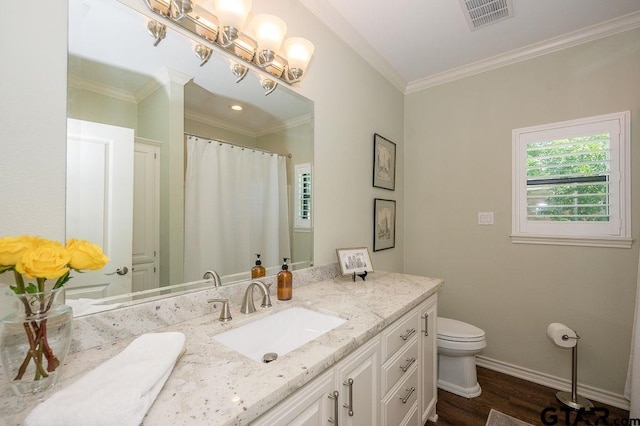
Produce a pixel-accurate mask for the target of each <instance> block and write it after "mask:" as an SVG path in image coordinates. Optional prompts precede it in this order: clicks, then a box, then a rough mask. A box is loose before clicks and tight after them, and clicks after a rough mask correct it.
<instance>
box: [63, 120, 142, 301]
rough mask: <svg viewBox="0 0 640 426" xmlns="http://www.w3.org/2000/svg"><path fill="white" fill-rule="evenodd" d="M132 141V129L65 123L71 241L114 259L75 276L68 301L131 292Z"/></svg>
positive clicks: (70, 284)
mask: <svg viewBox="0 0 640 426" xmlns="http://www.w3.org/2000/svg"><path fill="white" fill-rule="evenodd" d="M133 140H134V131H133V129H127V128H124V127H116V126H110V125H106V124H99V123H92V122H89V121H82V120H74V119H68V120H67V212H66V216H67V224H66V226H67V231H66V235H67V239H70V238H78V239H85V240H88V241H91V242H92V243H95V244H97V245H99V246H101V247H102V249H103V250H104V252H105V254H106V255H107V256H108V257H109V259H110V260H109V263H107V265H106V266H105V267H104V268H103V269H101V270H99V271H86V272H84V273H82V274H73V279H72V280H70V281H69V282H68V283H67V284H66V287H67V297H70V298H77V297H90V298H96V297H97V298H99V297H106V296H114V295H118V294H124V293H130V292H131V274H130V271H131V266H132V265H131V247H132V244H131V241H132V223H133V220H132V211H133ZM125 268H126V269H125ZM116 270H119V271H120V272H119V273H115V272H116ZM125 270H126V272H125Z"/></svg>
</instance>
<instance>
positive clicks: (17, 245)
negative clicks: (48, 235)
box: [0, 235, 45, 266]
mask: <svg viewBox="0 0 640 426" xmlns="http://www.w3.org/2000/svg"><path fill="white" fill-rule="evenodd" d="M43 241H45V240H42V239H41V238H38V237H31V236H29V235H22V236H20V237H2V238H0V265H3V266H14V265H15V264H16V263H18V260H20V258H21V257H22V254H23V253H24V252H25V250H27V249H30V248H31V247H33V246H35V245H37V244H38V243H39V242H43Z"/></svg>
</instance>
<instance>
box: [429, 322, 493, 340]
mask: <svg viewBox="0 0 640 426" xmlns="http://www.w3.org/2000/svg"><path fill="white" fill-rule="evenodd" d="M436 328H437V330H438V339H442V340H453V341H457V342H476V341H478V340H482V339H484V330H482V329H481V328H478V327H476V326H474V325H471V324H467V323H466V322H462V321H458V320H454V319H450V318H442V317H438V322H437V326H436Z"/></svg>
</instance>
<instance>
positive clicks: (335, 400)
mask: <svg viewBox="0 0 640 426" xmlns="http://www.w3.org/2000/svg"><path fill="white" fill-rule="evenodd" d="M339 396H340V393H339V392H338V391H333V393H330V394H329V398H330V399H333V417H329V418H328V419H327V421H328V422H329V423H333V424H334V425H336V426H338V411H339V408H338V397H339Z"/></svg>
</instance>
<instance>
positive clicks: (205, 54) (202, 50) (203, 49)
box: [193, 44, 213, 66]
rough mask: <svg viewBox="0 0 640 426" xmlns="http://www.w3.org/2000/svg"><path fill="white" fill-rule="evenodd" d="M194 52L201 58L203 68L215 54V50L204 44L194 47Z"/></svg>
mask: <svg viewBox="0 0 640 426" xmlns="http://www.w3.org/2000/svg"><path fill="white" fill-rule="evenodd" d="M193 50H194V52H195V54H196V56H197V57H198V58H200V61H201V62H200V66H203V65H204V64H206V63H207V62H209V59H211V54H212V53H213V49H211V48H210V47H207V46H205V45H204V44H198V45H196V47H194V49H193Z"/></svg>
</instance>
